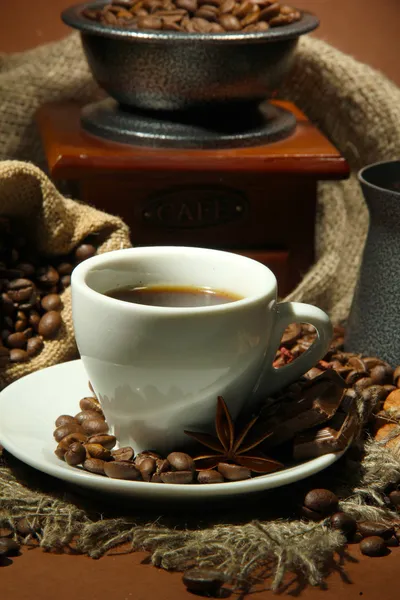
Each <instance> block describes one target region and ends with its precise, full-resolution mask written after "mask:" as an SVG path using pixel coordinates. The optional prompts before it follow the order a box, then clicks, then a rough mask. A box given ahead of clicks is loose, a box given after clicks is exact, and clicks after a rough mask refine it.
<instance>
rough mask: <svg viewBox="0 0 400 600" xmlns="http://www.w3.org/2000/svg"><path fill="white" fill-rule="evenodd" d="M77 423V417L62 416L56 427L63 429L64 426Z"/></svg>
mask: <svg viewBox="0 0 400 600" xmlns="http://www.w3.org/2000/svg"><path fill="white" fill-rule="evenodd" d="M75 423H77V420H76V419H75V417H72V416H71V415H60V416H59V417H58V419H57V421H56V423H55V425H56V427H62V426H63V425H70V424H75Z"/></svg>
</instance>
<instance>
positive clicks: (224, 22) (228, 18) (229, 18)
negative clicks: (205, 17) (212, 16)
mask: <svg viewBox="0 0 400 600" xmlns="http://www.w3.org/2000/svg"><path fill="white" fill-rule="evenodd" d="M219 22H220V25H221V26H222V27H223V28H224V29H225V30H226V31H239V29H240V22H239V20H238V19H237V17H235V16H234V15H225V14H224V15H221V16H220V17H219Z"/></svg>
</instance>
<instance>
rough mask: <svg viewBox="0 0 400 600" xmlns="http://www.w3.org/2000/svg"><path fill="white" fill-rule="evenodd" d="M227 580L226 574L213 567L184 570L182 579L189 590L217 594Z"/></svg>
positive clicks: (211, 594)
mask: <svg viewBox="0 0 400 600" xmlns="http://www.w3.org/2000/svg"><path fill="white" fill-rule="evenodd" d="M227 580H228V578H227V576H226V575H225V574H224V573H222V572H221V571H217V570H215V569H190V570H188V571H185V572H184V574H183V576H182V581H183V583H184V585H185V586H186V588H187V589H188V590H189V591H190V592H194V593H200V594H208V595H210V596H216V595H219V591H220V588H221V586H222V585H223V584H224V583H225V582H226V581H227Z"/></svg>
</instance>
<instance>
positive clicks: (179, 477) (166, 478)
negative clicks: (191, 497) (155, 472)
mask: <svg viewBox="0 0 400 600" xmlns="http://www.w3.org/2000/svg"><path fill="white" fill-rule="evenodd" d="M160 477H161V481H162V482H163V483H176V484H178V485H181V484H185V483H192V482H193V471H166V472H164V473H160Z"/></svg>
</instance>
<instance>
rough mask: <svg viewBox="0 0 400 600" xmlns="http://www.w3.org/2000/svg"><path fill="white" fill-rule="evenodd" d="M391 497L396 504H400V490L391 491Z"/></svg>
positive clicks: (391, 500)
mask: <svg viewBox="0 0 400 600" xmlns="http://www.w3.org/2000/svg"><path fill="white" fill-rule="evenodd" d="M389 499H390V502H391V503H392V504H394V505H395V506H400V491H399V490H394V491H393V492H390V494H389Z"/></svg>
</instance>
